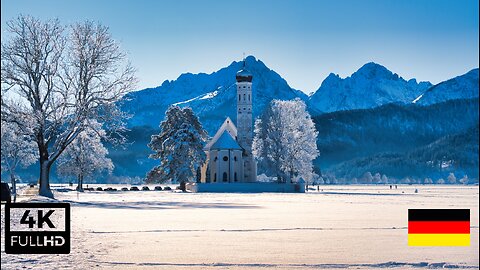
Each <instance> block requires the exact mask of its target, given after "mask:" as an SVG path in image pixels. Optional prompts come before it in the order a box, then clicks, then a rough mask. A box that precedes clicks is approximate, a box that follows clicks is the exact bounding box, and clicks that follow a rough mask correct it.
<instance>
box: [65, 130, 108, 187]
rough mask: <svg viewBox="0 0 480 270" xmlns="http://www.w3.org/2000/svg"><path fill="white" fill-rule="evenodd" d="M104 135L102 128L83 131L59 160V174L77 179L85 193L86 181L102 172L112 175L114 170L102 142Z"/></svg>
mask: <svg viewBox="0 0 480 270" xmlns="http://www.w3.org/2000/svg"><path fill="white" fill-rule="evenodd" d="M97 132H99V133H97ZM104 133H105V131H103V130H102V129H101V128H96V129H95V130H93V129H86V130H84V131H82V132H81V133H80V134H78V136H77V137H76V138H75V140H74V141H73V142H72V143H71V144H70V145H69V146H68V147H67V149H65V151H64V152H63V153H62V155H61V156H60V157H59V159H58V163H57V166H58V167H57V168H58V171H57V172H58V174H59V175H60V176H66V177H68V176H72V177H75V178H76V179H77V183H78V184H77V190H78V191H83V182H84V180H85V179H88V178H91V177H93V176H94V175H96V174H100V173H102V172H107V173H111V172H112V170H113V168H114V166H113V163H112V160H111V159H109V158H108V157H107V155H108V150H107V149H106V148H105V147H104V146H103V144H102V141H101V138H102V137H104V136H105V134H104Z"/></svg>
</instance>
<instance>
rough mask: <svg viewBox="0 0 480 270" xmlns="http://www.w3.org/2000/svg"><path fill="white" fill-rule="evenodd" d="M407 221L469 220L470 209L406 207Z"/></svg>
mask: <svg viewBox="0 0 480 270" xmlns="http://www.w3.org/2000/svg"><path fill="white" fill-rule="evenodd" d="M408 221H470V209H408Z"/></svg>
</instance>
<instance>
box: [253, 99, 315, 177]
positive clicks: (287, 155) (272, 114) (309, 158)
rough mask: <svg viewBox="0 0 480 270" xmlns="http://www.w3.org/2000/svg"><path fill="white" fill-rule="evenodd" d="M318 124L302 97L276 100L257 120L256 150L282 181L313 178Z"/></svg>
mask: <svg viewBox="0 0 480 270" xmlns="http://www.w3.org/2000/svg"><path fill="white" fill-rule="evenodd" d="M317 135H318V132H317V131H316V130H315V125H314V123H313V121H312V119H311V117H310V115H309V114H308V112H307V110H306V105H305V103H304V102H303V101H301V100H300V99H295V100H288V101H282V100H273V101H272V102H271V103H270V105H269V106H268V107H267V108H266V110H265V112H264V113H263V114H262V115H261V116H260V118H258V119H257V120H256V121H255V138H254V139H253V154H254V156H255V157H256V158H257V160H258V161H259V166H260V167H261V168H264V169H265V171H266V173H267V174H271V175H275V176H277V179H279V180H280V181H282V182H287V181H293V179H294V178H297V179H298V178H300V177H301V178H303V179H305V180H306V181H308V182H310V181H311V179H312V178H313V177H315V174H314V173H313V163H312V162H313V160H314V159H315V158H316V157H317V156H318V155H319V151H318V150H317V144H316V141H317Z"/></svg>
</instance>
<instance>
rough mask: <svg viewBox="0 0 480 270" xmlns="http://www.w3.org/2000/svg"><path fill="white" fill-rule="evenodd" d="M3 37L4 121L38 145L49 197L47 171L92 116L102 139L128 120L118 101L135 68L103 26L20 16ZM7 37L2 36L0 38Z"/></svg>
mask: <svg viewBox="0 0 480 270" xmlns="http://www.w3.org/2000/svg"><path fill="white" fill-rule="evenodd" d="M6 31H8V32H9V35H7V37H6V38H5V39H2V51H1V71H2V72H1V82H2V118H3V119H4V120H5V121H7V122H13V123H16V124H17V125H19V127H20V129H21V130H22V131H23V132H25V135H27V136H29V137H31V138H33V139H34V140H35V142H36V144H37V149H38V160H39V163H40V176H39V182H40V187H39V194H40V195H43V196H48V197H53V193H52V192H51V190H50V181H49V179H50V178H49V177H50V169H51V167H52V165H53V164H54V162H55V161H56V160H57V159H58V158H59V156H60V155H61V154H62V152H63V151H64V150H65V149H66V148H67V146H68V145H69V144H70V143H72V142H73V141H74V140H75V139H76V138H77V136H78V135H79V134H80V133H81V132H82V131H84V130H86V129H87V128H92V126H93V123H96V122H97V121H98V122H99V123H101V124H102V125H103V127H104V128H105V129H106V130H108V131H109V132H108V134H106V135H112V136H106V138H105V139H110V140H112V141H113V142H117V141H118V140H119V138H120V140H121V139H122V138H123V137H122V136H120V132H121V131H124V130H125V126H124V123H123V121H122V120H123V119H124V118H125V117H126V115H125V114H124V113H122V112H121V111H120V110H119V109H118V108H117V106H116V102H117V101H119V100H120V98H121V97H122V96H123V95H124V94H125V93H127V92H128V91H131V90H133V89H134V86H135V83H136V78H135V76H134V69H133V68H132V67H131V66H130V64H129V63H128V62H127V61H126V55H125V53H123V52H122V50H121V49H120V47H119V45H118V44H117V43H116V42H115V41H114V40H113V38H112V36H111V35H110V33H109V30H108V28H107V27H105V26H102V25H99V24H95V23H92V22H85V23H78V24H74V25H72V26H71V27H68V28H67V27H64V26H62V25H61V24H60V22H59V21H58V20H50V21H45V22H43V21H40V20H38V19H36V18H32V17H29V16H19V17H18V18H17V19H14V20H11V21H9V22H7V27H6ZM4 40H5V41H4Z"/></svg>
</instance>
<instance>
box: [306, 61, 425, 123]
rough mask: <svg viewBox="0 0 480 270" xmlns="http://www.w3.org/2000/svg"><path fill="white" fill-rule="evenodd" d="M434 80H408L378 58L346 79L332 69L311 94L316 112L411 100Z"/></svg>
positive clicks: (310, 105) (364, 107) (310, 102)
mask: <svg viewBox="0 0 480 270" xmlns="http://www.w3.org/2000/svg"><path fill="white" fill-rule="evenodd" d="M430 86H431V84H430V83H429V82H420V83H417V81H416V80H415V79H411V80H409V81H406V80H404V79H403V78H402V77H400V76H398V75H397V74H396V73H393V72H391V71H390V70H388V69H387V68H385V67H384V66H382V65H379V64H377V63H374V62H370V63H367V64H365V65H363V66H362V67H361V68H359V69H358V70H357V71H356V72H355V73H353V74H352V75H351V76H350V77H347V78H345V79H342V78H340V76H338V75H335V74H333V73H330V75H328V77H327V78H326V79H325V80H324V81H323V82H322V84H321V86H320V88H319V89H318V90H317V91H316V92H315V94H313V95H312V96H310V97H309V100H308V105H309V107H310V110H311V111H312V112H314V113H321V112H333V111H341V110H352V109H367V108H374V107H378V106H381V105H384V104H388V103H403V104H407V103H411V102H412V100H414V99H415V98H417V97H418V96H419V95H420V94H422V93H423V92H424V91H425V90H426V89H427V88H429V87H430Z"/></svg>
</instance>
